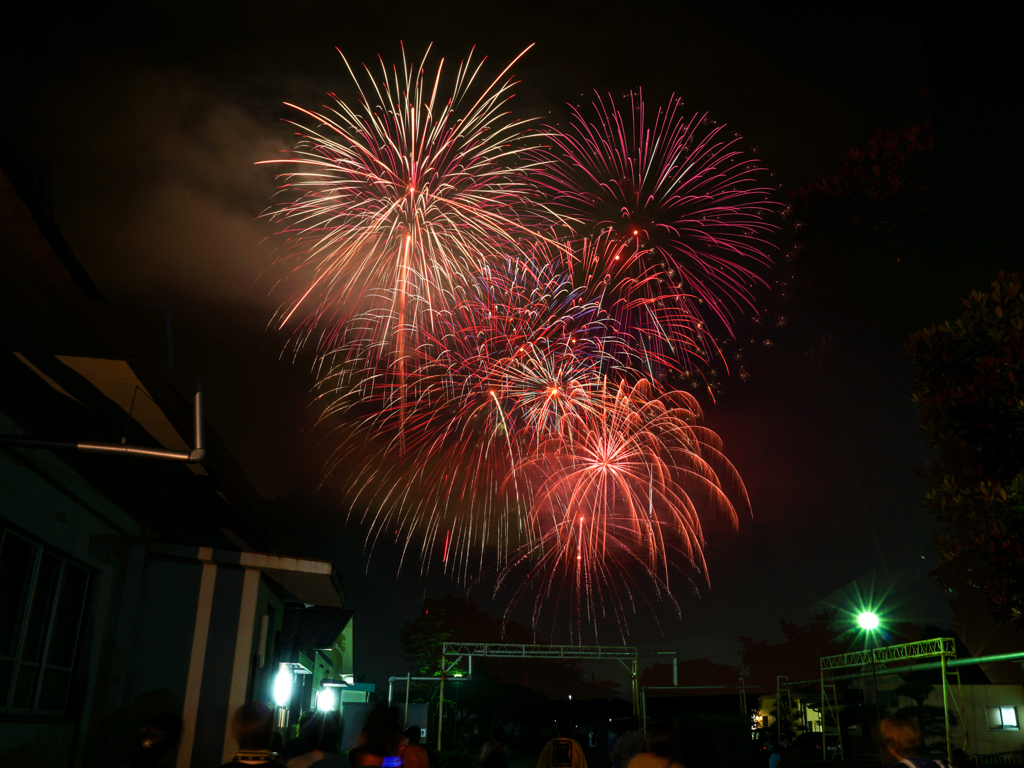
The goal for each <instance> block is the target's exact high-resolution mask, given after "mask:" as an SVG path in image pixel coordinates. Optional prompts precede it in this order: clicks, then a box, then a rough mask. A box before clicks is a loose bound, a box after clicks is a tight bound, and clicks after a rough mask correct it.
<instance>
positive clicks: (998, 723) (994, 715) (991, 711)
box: [985, 707, 1003, 731]
mask: <svg viewBox="0 0 1024 768" xmlns="http://www.w3.org/2000/svg"><path fill="white" fill-rule="evenodd" d="M985 717H986V718H987V719H988V728H989V730H990V731H995V730H999V729H1001V728H1002V727H1003V718H1002V715H1001V713H1000V712H999V707H985Z"/></svg>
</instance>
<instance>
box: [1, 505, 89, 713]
mask: <svg viewBox="0 0 1024 768" xmlns="http://www.w3.org/2000/svg"><path fill="white" fill-rule="evenodd" d="M8 536H12V537H14V538H16V539H19V540H20V541H22V542H24V543H26V544H28V545H30V546H32V547H35V552H34V553H33V555H32V566H31V574H30V576H29V580H28V587H27V590H26V594H27V595H28V597H27V600H26V602H25V606H24V610H23V611H22V615H21V616H18V617H16V619H15V621H16V624H15V631H16V632H17V638H18V640H17V644H16V646H15V648H14V656H5V655H4V656H0V661H4V662H10V663H11V664H12V668H11V680H10V683H9V684H8V686H7V690H6V691H4V690H0V715H29V716H35V717H40V716H41V717H48V718H63V717H65V716H66V715H67V711H68V707H69V705H70V702H71V693H72V689H73V687H74V683H75V667H76V664H77V661H78V649H79V643H80V641H81V639H82V628H83V625H84V624H85V616H86V611H87V609H88V607H89V596H90V588H91V586H92V584H93V578H92V577H93V571H92V569H91V568H88V567H86V566H85V565H83V564H82V563H80V562H78V561H77V560H75V559H74V558H71V557H68V556H67V555H65V554H64V553H63V552H61V551H59V550H56V549H54V548H53V547H50V546H48V545H46V544H44V543H43V542H42V541H40V540H39V539H37V538H36V537H34V536H31V535H28V534H25V533H23V532H21V531H20V530H15V529H14V528H13V527H12V526H10V525H8V524H6V522H5V521H3V520H0V552H2V550H3V546H4V544H5V543H6V542H7V539H8ZM45 557H51V558H55V559H56V560H57V563H58V565H57V577H56V581H55V582H54V585H53V592H52V595H51V596H49V597H48V598H47V596H45V595H42V596H41V595H39V594H37V593H38V590H39V587H40V583H39V574H40V570H41V566H42V563H43V558H45ZM69 567H70V568H76V569H78V570H79V571H81V572H82V574H83V576H84V579H85V585H84V588H83V590H82V597H81V604H80V605H79V606H78V609H77V620H76V621H75V623H74V626H75V636H74V639H73V641H72V643H71V652H70V666H63V665H60V664H51V663H50V662H49V654H50V649H51V647H52V642H51V641H52V640H53V632H54V626H55V625H56V623H57V617H58V611H59V608H60V604H61V598H62V596H63V588H64V580H65V576H66V575H67V574H68V573H69ZM0 588H3V587H2V585H0ZM40 598H42V599H48V600H49V602H48V604H47V605H45V606H42V607H43V610H44V611H45V617H46V618H45V623H44V625H43V629H44V632H45V637H44V638H43V642H42V651H41V653H40V655H39V660H38V661H29V660H27V659H25V652H26V638H27V636H28V632H29V627H30V624H31V617H32V611H33V608H35V607H36V600H37V599H40ZM23 665H24V666H25V667H26V668H29V669H35V671H36V679H35V682H34V684H33V690H32V694H31V705H30V706H28V707H16V706H13V702H14V696H15V690H16V687H17V684H18V678H19V676H20V675H21V674H22V667H23ZM51 669H52V670H53V671H55V672H58V673H63V674H65V675H66V676H67V683H66V685H65V689H64V706H63V707H61V708H60V709H42V708H40V698H41V697H42V694H43V683H44V682H45V681H46V679H47V678H46V673H47V670H51Z"/></svg>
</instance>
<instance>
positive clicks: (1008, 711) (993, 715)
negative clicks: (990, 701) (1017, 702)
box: [985, 707, 1020, 731]
mask: <svg viewBox="0 0 1024 768" xmlns="http://www.w3.org/2000/svg"><path fill="white" fill-rule="evenodd" d="M985 717H986V719H987V720H988V729H989V730H990V731H1019V730H1020V723H1019V721H1018V720H1017V708H1016V707H985Z"/></svg>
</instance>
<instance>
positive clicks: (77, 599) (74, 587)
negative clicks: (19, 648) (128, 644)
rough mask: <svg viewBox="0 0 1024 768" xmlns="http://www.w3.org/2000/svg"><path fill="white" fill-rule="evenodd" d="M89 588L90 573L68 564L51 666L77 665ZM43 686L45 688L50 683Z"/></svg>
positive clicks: (52, 639) (48, 658)
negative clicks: (75, 657) (79, 633)
mask: <svg viewBox="0 0 1024 768" xmlns="http://www.w3.org/2000/svg"><path fill="white" fill-rule="evenodd" d="M88 585H89V574H88V572H87V571H85V570H83V569H82V568H78V567H77V566H74V565H72V564H71V563H68V562H65V563H64V579H63V581H62V582H61V586H60V598H59V600H58V603H57V616H56V618H55V619H54V622H53V631H52V632H51V633H50V651H49V653H48V654H47V655H46V663H47V664H56V665H57V666H58V667H70V666H71V664H72V662H74V660H75V659H74V656H75V640H76V639H77V638H78V626H79V624H81V622H82V607H83V605H84V604H85V592H86V588H87V587H88ZM43 685H44V686H45V685H46V682H44V683H43ZM40 706H41V705H40ZM51 709H52V707H51Z"/></svg>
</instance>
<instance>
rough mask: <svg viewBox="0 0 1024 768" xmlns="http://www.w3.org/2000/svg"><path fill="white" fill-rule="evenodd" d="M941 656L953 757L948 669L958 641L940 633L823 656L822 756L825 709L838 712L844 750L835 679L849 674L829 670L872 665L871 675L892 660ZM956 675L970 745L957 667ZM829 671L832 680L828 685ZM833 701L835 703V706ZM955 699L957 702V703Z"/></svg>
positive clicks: (824, 753)
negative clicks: (829, 696)
mask: <svg viewBox="0 0 1024 768" xmlns="http://www.w3.org/2000/svg"><path fill="white" fill-rule="evenodd" d="M935 657H938V659H939V668H940V669H941V670H942V710H943V714H944V717H945V722H946V759H947V760H952V759H953V744H952V741H951V739H950V727H949V699H950V694H951V690H950V684H949V671H948V669H947V667H948V663H949V662H950V661H951V660H955V659H956V641H955V640H954V639H953V638H952V637H938V638H935V639H933V640H921V641H918V642H916V643H902V644H900V645H888V646H882V647H879V648H868V649H865V650H863V651H854V652H852V653H841V654H837V655H835V656H822V657H821V659H820V664H819V666H820V670H821V680H820V682H821V702H822V705H821V728H822V734H821V752H822V755H821V756H822V759H823V760H826V759H828V757H827V750H826V747H825V745H826V742H827V739H826V733H825V727H826V724H827V719H826V712H828V711H829V710H831V711H832V712H834V716H835V728H836V733H837V735H838V740H839V752H838V754H842V750H843V729H842V728H841V727H840V725H839V700H838V699H839V697H838V693H837V692H836V686H835V683H834V680H835V679H839V678H845V677H846V675H832V674H828V673H830V672H833V671H835V670H840V669H845V668H849V667H857V668H860V669H863V668H864V667H865V666H868V665H870V666H871V667H872V673H871V674H872V677H876V674H875V667H876V665H885V664H891V663H893V662H901V661H912V660H914V659H927V658H935ZM900 669H901V668H897V669H888V668H886V667H884V666H883V667H882V672H883V673H887V674H898V673H899V672H900ZM952 674H953V675H954V676H955V677H956V687H957V698H958V699H959V707H958V710H959V713H960V719H961V722H963V725H964V749H965V750H966V749H968V746H969V743H970V739H969V735H968V733H967V722H966V720H965V719H964V716H963V708H964V701H963V698H964V697H963V689H962V688H961V685H960V670H959V668H954V670H953V673H952ZM826 675H827V676H828V677H829V679H830V680H832V681H833V682H830V683H828V685H826V683H825V678H826ZM827 689H831V692H832V702H829V700H828V699H827V698H826V695H827ZM874 694H875V702H876V706H877V702H878V685H877V681H876V683H875V690H874ZM833 705H834V706H833ZM955 705H956V702H954V706H955Z"/></svg>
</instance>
